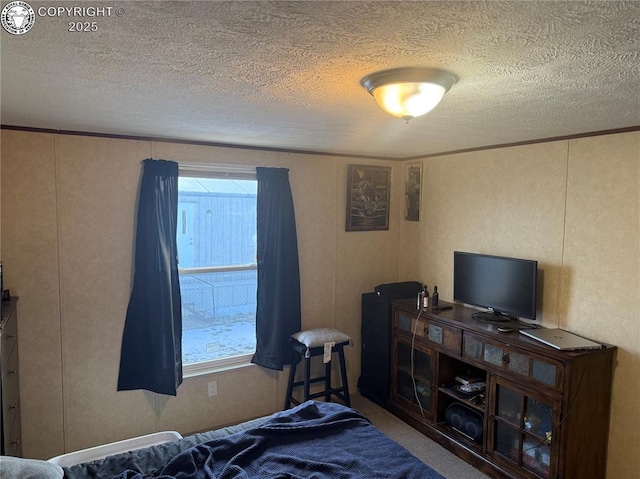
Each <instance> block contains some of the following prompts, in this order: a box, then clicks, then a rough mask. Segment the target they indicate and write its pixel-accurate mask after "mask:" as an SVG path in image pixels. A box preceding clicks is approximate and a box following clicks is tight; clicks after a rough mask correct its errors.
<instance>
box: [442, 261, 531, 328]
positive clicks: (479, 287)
mask: <svg viewBox="0 0 640 479" xmlns="http://www.w3.org/2000/svg"><path fill="white" fill-rule="evenodd" d="M537 277H538V262H537V261H534V260H529V259H519V258H507V257H503V256H490V255H486V254H477V253H465V252H462V251H454V252H453V299H454V301H458V302H460V303H465V304H469V305H472V306H477V307H480V308H486V309H488V310H489V312H488V313H487V312H484V313H480V314H477V315H475V316H474V317H476V318H477V319H484V320H488V321H499V322H500V321H509V320H511V319H515V318H524V319H531V320H535V319H536V286H537Z"/></svg>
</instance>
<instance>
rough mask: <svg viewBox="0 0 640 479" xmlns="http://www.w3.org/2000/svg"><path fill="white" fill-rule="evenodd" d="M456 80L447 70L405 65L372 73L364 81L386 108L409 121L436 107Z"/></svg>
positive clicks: (392, 113) (362, 81)
mask: <svg viewBox="0 0 640 479" xmlns="http://www.w3.org/2000/svg"><path fill="white" fill-rule="evenodd" d="M456 80H457V79H456V77H455V76H454V75H453V74H452V73H449V72H446V71H444V70H438V69H435V68H418V67H405V68H392V69H389V70H380V71H377V72H374V73H370V74H369V75H367V76H365V77H364V78H363V79H362V80H360V84H361V85H362V86H363V87H365V88H366V89H367V91H368V92H369V93H371V95H373V97H374V98H375V99H376V101H377V102H378V105H380V107H381V108H382V109H383V110H384V111H386V112H387V113H389V114H391V115H393V116H397V117H399V118H402V119H403V120H406V121H409V120H411V119H412V118H415V117H416V116H421V115H424V114H425V113H428V112H430V111H431V110H433V109H434V108H435V107H436V105H437V104H438V103H440V100H442V97H443V96H444V94H445V93H446V92H447V91H448V90H449V88H451V86H452V85H453V84H454V83H455V82H456Z"/></svg>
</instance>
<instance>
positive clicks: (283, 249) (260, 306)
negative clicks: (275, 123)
mask: <svg viewBox="0 0 640 479" xmlns="http://www.w3.org/2000/svg"><path fill="white" fill-rule="evenodd" d="M256 173H257V178H258V197H257V234H258V245H257V246H258V293H257V296H258V297H257V307H256V353H255V354H254V356H253V358H252V359H251V362H253V363H255V364H258V365H260V366H263V367H265V368H269V369H276V370H280V371H282V368H283V366H284V365H285V364H291V363H292V362H293V361H294V353H293V351H292V349H291V345H290V343H289V337H290V336H291V335H292V334H293V333H295V332H297V331H300V324H301V320H300V317H301V313H300V269H299V264H298V240H297V236H296V220H295V215H294V209H293V196H292V194H291V186H290V185H289V170H287V169H286V168H256Z"/></svg>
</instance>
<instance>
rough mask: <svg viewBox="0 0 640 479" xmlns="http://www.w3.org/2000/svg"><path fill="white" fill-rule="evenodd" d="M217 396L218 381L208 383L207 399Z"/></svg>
mask: <svg viewBox="0 0 640 479" xmlns="http://www.w3.org/2000/svg"><path fill="white" fill-rule="evenodd" d="M217 395H218V381H210V382H209V397H211V396H217Z"/></svg>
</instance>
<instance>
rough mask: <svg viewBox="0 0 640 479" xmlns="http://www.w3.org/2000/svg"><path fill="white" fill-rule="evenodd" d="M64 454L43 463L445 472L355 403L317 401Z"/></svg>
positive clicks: (376, 475) (307, 476) (81, 475)
mask: <svg viewBox="0 0 640 479" xmlns="http://www.w3.org/2000/svg"><path fill="white" fill-rule="evenodd" d="M72 454H73V455H74V456H71V457H82V456H78V455H77V454H78V453H72ZM65 456H66V460H67V461H68V459H69V457H70V456H69V455H63V456H59V457H58V458H56V459H55V460H54V461H53V462H49V463H48V465H50V466H55V467H56V468H60V471H61V472H63V474H64V478H65V479H146V478H158V479H168V478H179V479H196V478H198V479H200V478H203V479H204V478H206V479H254V478H255V479H267V478H269V479H302V478H304V479H347V478H349V479H382V478H385V479H398V478H405V479H444V478H443V477H442V476H441V475H440V474H438V473H437V472H435V471H434V470H433V469H431V468H430V467H429V466H427V465H426V464H424V463H423V462H421V461H420V460H418V459H417V458H416V457H415V456H413V455H412V454H411V453H410V452H409V451H407V450H406V449H405V448H404V447H402V446H401V445H400V444H398V443H397V442H395V441H393V440H392V439H390V438H389V437H388V436H386V435H385V434H384V433H382V432H381V431H380V430H378V429H377V428H376V427H375V426H373V425H372V424H371V423H370V421H369V420H368V419H366V418H365V417H364V416H363V415H361V414H360V413H359V412H357V411H356V410H354V409H351V408H348V407H346V406H343V405H341V404H337V403H325V402H316V401H307V402H305V403H302V404H300V405H298V406H296V407H294V408H292V409H289V410H286V411H282V412H277V413H275V414H273V415H272V416H268V417H266V418H260V419H255V420H253V421H248V422H246V423H242V424H239V425H236V426H232V427H228V428H223V429H218V430H215V431H209V432H206V433H201V434H195V435H192V436H188V437H184V438H181V439H177V440H172V441H169V442H163V443H161V444H156V445H152V446H149V447H144V448H141V449H136V450H133V451H126V452H120V453H117V454H112V455H109V456H107V457H106V458H104V459H99V460H95V461H90V462H85V463H81V464H76V465H71V464H67V465H66V466H65V467H61V466H60V465H58V464H64V463H65V460H64V459H65ZM60 458H63V459H60ZM56 462H57V463H58V464H55V463H56Z"/></svg>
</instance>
